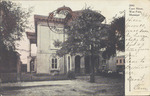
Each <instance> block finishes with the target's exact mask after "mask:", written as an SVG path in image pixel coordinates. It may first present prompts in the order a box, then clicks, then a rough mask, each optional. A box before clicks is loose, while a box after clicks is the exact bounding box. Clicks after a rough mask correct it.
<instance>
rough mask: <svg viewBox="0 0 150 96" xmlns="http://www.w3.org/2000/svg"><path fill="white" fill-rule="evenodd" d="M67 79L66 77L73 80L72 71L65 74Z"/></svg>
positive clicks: (73, 73)
mask: <svg viewBox="0 0 150 96" xmlns="http://www.w3.org/2000/svg"><path fill="white" fill-rule="evenodd" d="M67 77H68V78H69V79H75V72H74V71H69V72H68V73H67Z"/></svg>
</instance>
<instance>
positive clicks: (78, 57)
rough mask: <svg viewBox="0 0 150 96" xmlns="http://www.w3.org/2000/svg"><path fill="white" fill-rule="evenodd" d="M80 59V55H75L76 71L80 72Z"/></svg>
mask: <svg viewBox="0 0 150 96" xmlns="http://www.w3.org/2000/svg"><path fill="white" fill-rule="evenodd" d="M80 59H81V57H80V56H79V55H77V56H76V57H75V73H80Z"/></svg>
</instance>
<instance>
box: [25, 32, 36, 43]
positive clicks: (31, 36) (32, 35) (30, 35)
mask: <svg viewBox="0 0 150 96" xmlns="http://www.w3.org/2000/svg"><path fill="white" fill-rule="evenodd" d="M26 34H27V38H28V39H29V40H30V43H34V44H36V42H37V37H36V33H35V32H26Z"/></svg>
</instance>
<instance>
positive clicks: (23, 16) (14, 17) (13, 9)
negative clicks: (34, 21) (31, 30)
mask: <svg viewBox="0 0 150 96" xmlns="http://www.w3.org/2000/svg"><path fill="white" fill-rule="evenodd" d="M0 9H1V10H0V11H1V15H2V25H1V32H0V41H1V44H2V43H3V45H5V46H7V49H15V41H16V40H20V39H21V37H22V33H23V32H25V28H28V26H27V23H28V17H29V16H30V13H31V9H29V10H28V11H25V10H23V8H21V7H20V6H19V5H17V4H15V3H13V2H11V1H2V2H0Z"/></svg>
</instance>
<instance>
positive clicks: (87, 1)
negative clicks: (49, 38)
mask: <svg viewBox="0 0 150 96" xmlns="http://www.w3.org/2000/svg"><path fill="white" fill-rule="evenodd" d="M13 2H15V3H17V4H19V5H21V7H22V8H24V9H28V8H30V7H32V8H33V12H32V14H31V16H30V18H29V26H31V29H26V31H30V32H34V31H35V29H34V15H35V14H36V15H44V16H48V14H49V13H50V12H52V11H54V10H56V9H57V8H59V7H62V6H66V7H70V8H71V9H72V10H73V11H76V10H82V9H84V8H87V7H90V8H91V9H92V10H97V11H100V12H101V14H102V15H103V16H105V17H106V23H107V24H110V22H111V21H112V20H113V17H115V16H116V17H119V16H122V15H124V14H123V13H120V12H121V11H124V10H125V9H126V8H127V7H128V1H127V0H80V1H79V0H55V1H54V0H43V1H40V0H38V1H36V0H32V1H28V0H26V1H24V0H13ZM18 43H19V45H20V46H19V47H18V48H19V49H20V50H22V51H19V52H20V54H21V60H22V62H23V63H24V64H25V63H27V56H28V55H29V52H28V51H29V46H28V45H29V41H28V39H27V37H26V35H25V34H24V37H23V39H22V41H19V42H18ZM32 53H33V54H35V53H36V46H35V45H32Z"/></svg>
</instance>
